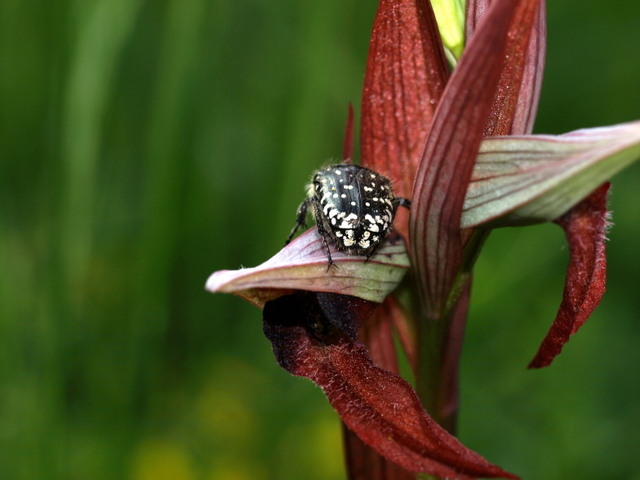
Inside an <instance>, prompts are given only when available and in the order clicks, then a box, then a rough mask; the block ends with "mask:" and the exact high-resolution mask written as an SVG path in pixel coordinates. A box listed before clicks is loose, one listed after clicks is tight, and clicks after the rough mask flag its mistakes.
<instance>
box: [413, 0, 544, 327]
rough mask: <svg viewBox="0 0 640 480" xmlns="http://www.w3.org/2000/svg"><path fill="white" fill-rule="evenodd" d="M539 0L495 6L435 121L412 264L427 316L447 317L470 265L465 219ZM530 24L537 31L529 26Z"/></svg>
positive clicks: (421, 180)
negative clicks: (509, 69) (487, 139)
mask: <svg viewBox="0 0 640 480" xmlns="http://www.w3.org/2000/svg"><path fill="white" fill-rule="evenodd" d="M537 9H538V1H537V0H521V1H515V0H503V1H497V2H495V3H494V5H492V7H491V8H490V9H489V11H488V12H487V14H486V15H485V16H484V18H483V20H482V21H481V22H480V26H479V28H478V29H477V31H476V32H475V34H474V35H473V37H472V39H471V41H470V43H469V45H468V46H467V48H466V50H465V51H464V53H463V55H462V58H461V59H460V62H459V63H458V66H457V67H456V69H455V71H454V73H453V75H452V77H451V80H450V81H449V83H448V84H447V87H446V90H445V93H444V95H443V97H442V100H441V104H440V106H439V107H438V110H437V112H436V115H435V117H434V120H433V125H432V127H431V130H430V132H429V136H428V138H427V142H426V146H425V149H424V152H423V155H422V160H421V163H420V166H419V168H418V172H417V174H416V183H415V186H414V191H413V196H412V200H413V204H412V208H411V222H410V249H411V260H412V262H411V263H412V265H414V266H415V268H416V269H417V270H418V275H417V277H418V279H419V281H420V283H421V285H420V288H421V290H422V292H421V295H422V297H423V300H424V302H425V307H426V308H427V315H429V316H432V317H434V318H439V317H440V316H441V315H442V310H443V308H444V306H445V304H446V301H447V298H448V295H449V293H450V292H451V288H452V286H453V282H454V280H455V277H456V275H457V273H458V271H459V269H460V267H461V265H462V258H463V255H462V251H463V250H462V241H461V238H460V217H461V214H462V207H463V204H464V199H465V195H466V192H467V187H468V185H469V180H470V178H471V172H472V170H473V166H474V164H475V159H476V156H477V153H478V149H479V147H480V142H481V140H482V137H483V130H484V126H485V125H486V122H487V119H488V117H489V114H490V112H491V111H492V106H493V101H494V96H495V92H496V89H497V86H498V82H499V80H500V78H501V72H502V67H503V65H504V59H505V55H506V54H507V52H509V51H510V48H511V47H510V45H511V43H512V42H514V41H515V40H516V39H517V38H516V39H514V38H513V37H511V36H510V35H509V32H512V31H515V30H519V28H520V27H518V25H523V27H522V28H523V30H525V31H527V30H530V25H531V24H532V23H533V19H534V18H535V13H536V12H537ZM526 25H529V28H527V27H526Z"/></svg>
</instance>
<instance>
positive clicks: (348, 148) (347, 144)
mask: <svg viewBox="0 0 640 480" xmlns="http://www.w3.org/2000/svg"><path fill="white" fill-rule="evenodd" d="M342 162H343V163H353V105H351V104H349V112H348V113H347V125H346V126H345V127H344V143H343V145H342Z"/></svg>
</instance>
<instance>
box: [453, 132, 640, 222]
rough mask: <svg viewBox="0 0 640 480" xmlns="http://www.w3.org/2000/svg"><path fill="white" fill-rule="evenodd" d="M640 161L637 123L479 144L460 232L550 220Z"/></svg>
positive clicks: (500, 139)
mask: <svg viewBox="0 0 640 480" xmlns="http://www.w3.org/2000/svg"><path fill="white" fill-rule="evenodd" d="M638 158H640V121H637V122H632V123H626V124H620V125H614V126H611V127H599V128H589V129H583V130H576V131H574V132H570V133H566V134H564V135H559V136H553V135H527V136H510V137H492V138H488V139H486V140H485V141H483V143H482V146H481V147H480V152H479V154H478V159H477V163H476V165H475V168H474V171H473V176H472V179H471V183H470V184H469V188H468V190H467V196H466V199H465V204H464V212H463V214H462V220H461V224H460V226H461V227H462V228H468V227H475V226H478V225H484V226H488V227H492V228H494V227H504V226H516V225H529V224H535V223H542V222H548V221H551V220H555V219H556V218H558V217H560V216H561V215H562V214H564V213H565V212H567V211H568V210H569V209H570V208H571V207H573V206H574V205H576V204H577V203H578V202H579V201H580V200H582V199H583V198H585V197H586V196H587V195H589V194H590V193H591V192H592V191H594V190H595V189H596V188H597V187H598V186H599V185H601V184H602V183H604V182H605V181H607V180H609V179H610V178H611V177H612V176H613V175H615V174H616V173H618V172H619V171H621V170H622V169H624V168H626V167H627V166H629V165H631V164H632V163H633V162H635V161H636V160H638Z"/></svg>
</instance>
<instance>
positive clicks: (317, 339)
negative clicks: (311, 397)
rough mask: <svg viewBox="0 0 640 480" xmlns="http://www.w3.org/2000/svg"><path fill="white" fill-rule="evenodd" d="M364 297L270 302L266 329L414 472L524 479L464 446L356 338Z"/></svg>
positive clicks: (299, 369) (367, 438) (353, 423)
mask: <svg viewBox="0 0 640 480" xmlns="http://www.w3.org/2000/svg"><path fill="white" fill-rule="evenodd" d="M352 301H353V302H355V303H352ZM363 302H365V301H363V300H359V299H353V300H352V297H344V296H340V295H336V294H316V293H311V292H299V293H297V294H294V295H289V296H285V297H280V298H278V299H277V300H273V301H270V302H267V304H266V305H265V308H264V317H263V318H264V331H265V335H266V336H267V338H269V340H270V341H271V343H272V345H273V351H274V354H275V355H276V359H277V361H278V363H279V364H280V365H281V366H282V367H283V368H285V369H286V370H287V371H289V372H290V373H292V374H294V375H300V376H304V377H306V378H309V379H310V380H312V381H313V382H315V383H316V384H317V385H319V386H320V387H321V388H322V389H323V390H324V392H325V394H326V395H327V397H328V399H329V401H330V402H331V405H332V406H333V407H334V408H335V409H336V411H337V412H338V413H339V414H340V417H341V418H342V420H343V421H344V423H345V424H346V425H347V426H348V427H349V428H350V429H351V430H352V431H353V432H355V433H356V434H357V435H358V437H359V438H360V439H361V440H362V441H364V442H365V443H366V444H367V445H369V446H371V447H372V448H373V449H375V450H376V452H378V453H379V454H380V455H383V456H384V457H386V458H388V459H390V460H391V461H393V462H395V463H397V464H398V465H400V466H401V467H403V468H404V469H406V470H408V471H411V472H427V473H430V474H432V475H436V476H439V477H441V478H457V479H461V480H464V479H474V478H483V477H490V478H495V477H504V478H517V477H515V476H513V475H511V474H509V473H507V472H505V471H504V470H502V469H500V468H499V467H496V466H494V465H491V464H490V463H488V462H487V461H486V460H485V459H484V458H482V457H481V456H479V455H478V454H476V453H474V452H473V451H471V450H469V449H467V448H466V447H464V446H463V445H462V444H461V443H460V442H459V441H458V440H457V439H456V438H455V437H453V436H452V435H450V434H449V433H447V432H446V431H445V430H444V429H443V428H442V427H440V426H439V425H438V424H437V423H435V422H434V421H433V420H432V419H431V418H430V417H429V416H428V415H427V413H426V412H425V411H424V409H423V408H422V405H421V404H420V400H419V399H418V396H417V395H416V394H415V392H414V391H413V389H412V388H411V386H410V385H409V384H408V383H407V382H406V381H404V380H403V379H402V378H400V377H399V376H398V375H396V374H394V373H391V372H389V371H387V370H383V369H381V368H380V367H378V366H377V365H375V363H374V362H373V361H372V360H371V358H370V357H369V355H368V353H367V350H366V348H365V347H364V346H363V345H362V344H360V343H358V342H357V341H356V339H355V331H356V329H357V326H358V324H359V322H360V319H361V318H362V316H364V315H362V311H363V310H366V309H367V308H369V307H368V306H367V303H366V302H365V303H363ZM366 313H370V311H369V312H365V315H366Z"/></svg>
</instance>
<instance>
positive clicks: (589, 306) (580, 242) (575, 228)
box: [529, 182, 610, 368]
mask: <svg viewBox="0 0 640 480" xmlns="http://www.w3.org/2000/svg"><path fill="white" fill-rule="evenodd" d="M609 186H610V183H609V182H607V183H605V184H604V185H602V186H601V187H599V188H598V189H597V190H596V191H595V192H593V193H592V194H591V195H589V196H588V197H587V198H586V199H584V200H583V201H582V202H580V203H579V204H578V205H576V206H575V207H573V208H572V209H571V210H569V212H567V213H566V214H565V215H563V216H562V217H560V218H559V219H558V220H556V222H555V223H557V224H558V225H560V226H561V227H562V228H563V229H564V232H565V235H566V237H567V240H568V241H569V252H570V255H571V258H570V261H569V266H568V267H567V279H566V281H565V286H564V294H563V298H562V303H561V305H560V309H559V310H558V315H557V316H556V319H555V320H554V322H553V325H551V328H550V329H549V333H547V336H546V337H545V339H544V340H543V342H542V344H541V345H540V349H539V350H538V353H537V354H536V356H535V357H534V359H533V360H532V361H531V363H530V364H529V368H541V367H546V366H548V365H550V364H551V362H552V361H553V359H554V358H555V356H556V355H558V354H559V353H560V352H561V351H562V347H563V346H564V344H565V343H567V342H568V341H569V337H570V336H571V335H573V334H574V333H576V332H577V331H578V329H579V328H580V327H581V326H582V324H583V323H584V322H585V321H586V320H587V318H588V317H589V315H591V312H593V310H594V309H595V308H596V307H597V306H598V304H599V303H600V299H601V298H602V295H603V294H604V291H605V283H606V276H607V257H606V254H605V240H606V237H605V234H606V231H607V227H608V226H609V222H608V218H609V213H608V212H607V197H608V192H609Z"/></svg>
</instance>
